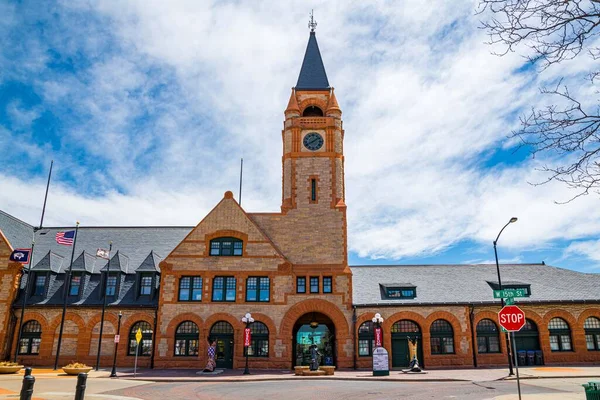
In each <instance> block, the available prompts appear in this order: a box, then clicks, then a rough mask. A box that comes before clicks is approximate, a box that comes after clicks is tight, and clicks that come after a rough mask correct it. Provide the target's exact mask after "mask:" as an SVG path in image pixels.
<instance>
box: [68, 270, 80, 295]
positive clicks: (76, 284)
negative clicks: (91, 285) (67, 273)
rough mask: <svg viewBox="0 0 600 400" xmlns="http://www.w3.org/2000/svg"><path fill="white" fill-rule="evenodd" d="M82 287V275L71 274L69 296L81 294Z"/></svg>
mask: <svg viewBox="0 0 600 400" xmlns="http://www.w3.org/2000/svg"><path fill="white" fill-rule="evenodd" d="M80 287H81V275H80V274H77V275H71V286H70V287H69V296H79V288H80Z"/></svg>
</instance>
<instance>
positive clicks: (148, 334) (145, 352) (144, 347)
mask: <svg viewBox="0 0 600 400" xmlns="http://www.w3.org/2000/svg"><path fill="white" fill-rule="evenodd" d="M138 329H140V330H141V331H142V340H140V344H139V345H138V344H137V340H136V337H135V335H136V334H137V331H138ZM136 349H137V351H138V356H149V355H150V354H152V328H151V327H150V324H149V323H147V322H146V321H139V322H136V323H135V324H133V326H132V327H131V329H130V330H129V350H128V352H127V355H128V356H135V350H136Z"/></svg>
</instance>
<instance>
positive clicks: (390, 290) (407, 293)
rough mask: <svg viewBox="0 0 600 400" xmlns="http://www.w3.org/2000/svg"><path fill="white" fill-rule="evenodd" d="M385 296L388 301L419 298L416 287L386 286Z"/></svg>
mask: <svg viewBox="0 0 600 400" xmlns="http://www.w3.org/2000/svg"><path fill="white" fill-rule="evenodd" d="M384 289H385V296H386V298H388V299H414V298H415V297H416V296H417V291H416V288H414V287H388V286H385V287H384Z"/></svg>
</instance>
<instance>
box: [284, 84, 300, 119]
mask: <svg viewBox="0 0 600 400" xmlns="http://www.w3.org/2000/svg"><path fill="white" fill-rule="evenodd" d="M285 112H286V113H288V112H297V113H298V114H299V113H300V106H299V105H298V99H296V91H295V90H294V88H292V95H291V96H290V101H289V102H288V106H287V108H286V109H285Z"/></svg>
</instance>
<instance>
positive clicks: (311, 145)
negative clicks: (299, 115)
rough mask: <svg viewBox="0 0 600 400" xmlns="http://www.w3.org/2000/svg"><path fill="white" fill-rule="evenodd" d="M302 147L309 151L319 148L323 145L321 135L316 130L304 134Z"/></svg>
mask: <svg viewBox="0 0 600 400" xmlns="http://www.w3.org/2000/svg"><path fill="white" fill-rule="evenodd" d="M302 142H303V143H304V147H306V148H307V149H309V150H311V151H315V150H319V149H320V148H321V147H323V137H322V136H321V135H319V134H318V133H317V132H310V133H309V134H307V135H306V136H304V140H303V141H302Z"/></svg>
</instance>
